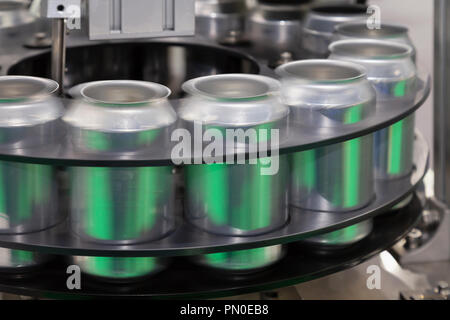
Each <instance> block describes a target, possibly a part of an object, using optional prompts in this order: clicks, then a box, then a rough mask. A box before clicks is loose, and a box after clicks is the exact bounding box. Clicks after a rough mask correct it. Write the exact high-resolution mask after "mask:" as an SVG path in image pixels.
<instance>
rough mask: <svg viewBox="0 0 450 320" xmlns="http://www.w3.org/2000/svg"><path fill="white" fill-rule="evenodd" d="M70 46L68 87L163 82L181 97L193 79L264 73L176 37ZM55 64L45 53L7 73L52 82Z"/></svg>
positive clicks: (220, 50) (232, 54)
mask: <svg viewBox="0 0 450 320" xmlns="http://www.w3.org/2000/svg"><path fill="white" fill-rule="evenodd" d="M69 38H70V37H69ZM68 40H70V39H68ZM69 42H70V41H69ZM68 45H69V47H68V48H67V61H66V62H67V64H66V72H65V79H64V84H65V86H66V89H70V88H71V87H73V86H76V85H79V84H82V83H86V82H90V81H100V80H118V79H127V80H128V79H130V80H144V81H151V82H156V83H160V84H163V85H165V86H166V87H168V88H170V90H171V91H172V96H171V97H172V98H181V97H182V96H183V92H182V90H181V85H182V84H183V83H184V82H186V81H187V80H189V79H193V78H197V77H200V76H205V75H211V74H220V73H251V74H255V73H258V72H259V71H260V67H259V65H258V63H257V62H256V61H255V60H254V59H253V58H251V57H250V56H248V55H246V54H243V53H241V52H238V51H235V50H231V49H227V48H224V47H219V46H214V45H210V44H208V45H206V44H204V43H201V42H199V41H197V42H193V43H188V42H187V41H184V42H183V41H182V40H180V39H177V41H172V42H170V41H154V42H132V43H95V44H91V43H90V42H88V43H85V42H82V43H81V45H79V46H72V47H71V46H70V43H69V44H68ZM28 54H29V53H28ZM130 57H133V58H132V59H130ZM99 61H101V62H102V63H99ZM50 62H51V57H50V53H49V52H42V51H41V52H40V53H39V54H35V55H32V56H28V57H26V58H25V59H22V60H21V61H20V62H18V63H16V64H14V65H12V66H11V67H10V68H7V66H4V69H3V70H2V71H5V72H6V71H7V73H8V74H12V75H13V74H14V75H39V76H42V77H47V78H50V77H51V63H50Z"/></svg>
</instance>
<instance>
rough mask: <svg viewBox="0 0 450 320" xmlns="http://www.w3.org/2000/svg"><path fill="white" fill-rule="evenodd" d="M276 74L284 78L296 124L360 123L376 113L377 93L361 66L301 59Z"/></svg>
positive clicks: (325, 125)
mask: <svg viewBox="0 0 450 320" xmlns="http://www.w3.org/2000/svg"><path fill="white" fill-rule="evenodd" d="M276 73H277V74H278V75H280V76H281V77H282V79H281V83H282V89H281V93H282V98H283V101H284V102H285V103H286V104H287V105H289V106H290V107H291V111H292V116H291V117H292V119H293V120H294V121H299V122H303V123H306V124H308V125H314V126H320V127H331V126H339V125H342V124H351V123H355V122H359V121H361V120H363V119H365V118H366V117H367V116H369V115H370V114H372V113H373V112H374V110H375V91H374V89H373V88H372V86H371V84H370V83H369V81H368V80H367V76H366V73H365V70H364V68H363V67H362V66H360V65H358V64H355V63H351V62H346V61H338V60H331V59H328V60H326V59H311V60H301V61H294V62H290V63H287V64H284V65H282V66H280V67H278V68H277V69H276ZM354 115H355V116H354Z"/></svg>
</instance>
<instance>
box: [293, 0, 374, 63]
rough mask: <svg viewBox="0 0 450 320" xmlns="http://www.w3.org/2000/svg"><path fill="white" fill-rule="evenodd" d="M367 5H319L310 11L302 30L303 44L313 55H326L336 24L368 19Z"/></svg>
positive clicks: (308, 52)
mask: <svg viewBox="0 0 450 320" xmlns="http://www.w3.org/2000/svg"><path fill="white" fill-rule="evenodd" d="M368 17H369V15H368V14H367V7H366V6H363V5H356V4H353V5H352V4H347V5H345V4H344V5H333V6H318V7H316V8H313V9H311V11H309V12H308V14H307V16H306V18H305V22H304V25H303V31H302V33H303V34H302V46H303V49H304V50H305V53H306V54H307V55H308V56H311V57H316V58H317V57H321V58H322V57H326V55H327V53H328V46H329V44H330V43H331V41H332V38H333V32H334V28H335V26H337V25H338V24H341V23H345V22H351V21H358V20H364V21H365V20H366V19H367V18H368Z"/></svg>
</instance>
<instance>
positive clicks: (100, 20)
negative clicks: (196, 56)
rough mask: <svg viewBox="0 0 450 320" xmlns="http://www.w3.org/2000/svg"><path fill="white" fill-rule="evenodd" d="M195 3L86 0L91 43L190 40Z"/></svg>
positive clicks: (192, 33) (183, 1)
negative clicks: (121, 40)
mask: <svg viewBox="0 0 450 320" xmlns="http://www.w3.org/2000/svg"><path fill="white" fill-rule="evenodd" d="M194 2H195V0H152V1H148V0H111V1H103V0H89V6H88V12H89V38H90V39H91V40H98V39H104V40H111V39H132V38H155V37H175V36H191V35H194V33H195V13H194V11H195V9H194Z"/></svg>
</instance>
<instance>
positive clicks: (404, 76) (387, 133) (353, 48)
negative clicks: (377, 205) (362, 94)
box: [330, 39, 417, 179]
mask: <svg viewBox="0 0 450 320" xmlns="http://www.w3.org/2000/svg"><path fill="white" fill-rule="evenodd" d="M330 51H331V55H330V58H331V59H338V60H345V61H351V62H355V63H358V64H360V65H362V66H364V67H365V69H366V72H367V77H368V79H369V81H370V82H371V83H372V85H373V86H374V88H375V91H376V93H377V101H378V109H379V110H380V111H382V110H383V108H389V107H391V106H392V104H395V103H406V104H411V103H412V101H413V100H414V97H415V95H416V92H417V70H416V67H415V65H414V62H413V60H412V48H411V47H410V46H408V45H405V44H397V43H391V42H387V41H379V40H367V39H366V40H361V39H356V40H341V41H337V42H334V43H332V44H331V45H330ZM414 124H415V116H414V114H413V115H410V116H408V117H407V118H405V119H403V120H401V121H399V122H397V123H395V124H394V125H392V126H390V127H388V128H385V129H382V130H380V131H378V132H376V133H375V150H374V162H375V163H374V164H375V177H376V178H379V179H395V178H399V177H403V176H405V175H408V174H410V173H411V171H412V169H413V162H412V158H413V146H414Z"/></svg>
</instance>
